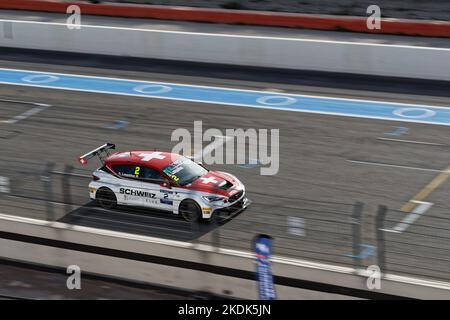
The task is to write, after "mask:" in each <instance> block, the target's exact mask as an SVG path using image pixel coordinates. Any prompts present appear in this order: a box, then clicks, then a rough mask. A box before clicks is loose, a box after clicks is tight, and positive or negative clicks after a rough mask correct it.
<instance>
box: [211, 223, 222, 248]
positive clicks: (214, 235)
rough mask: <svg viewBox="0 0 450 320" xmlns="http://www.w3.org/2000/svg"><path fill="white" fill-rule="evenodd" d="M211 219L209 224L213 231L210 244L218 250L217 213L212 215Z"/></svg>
mask: <svg viewBox="0 0 450 320" xmlns="http://www.w3.org/2000/svg"><path fill="white" fill-rule="evenodd" d="M212 219H213V221H211V224H212V225H213V228H214V229H213V231H212V245H213V247H214V248H215V249H216V250H218V249H219V247H220V225H219V217H218V216H217V215H214V216H213V218H212Z"/></svg>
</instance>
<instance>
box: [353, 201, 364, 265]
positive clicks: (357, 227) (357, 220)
mask: <svg viewBox="0 0 450 320" xmlns="http://www.w3.org/2000/svg"><path fill="white" fill-rule="evenodd" d="M363 207H364V204H363V203H362V202H356V203H355V204H354V206H353V211H352V238H353V263H354V265H355V269H358V268H361V265H362V263H361V262H362V261H361V258H360V253H361V238H362V237H361V216H362V211H363Z"/></svg>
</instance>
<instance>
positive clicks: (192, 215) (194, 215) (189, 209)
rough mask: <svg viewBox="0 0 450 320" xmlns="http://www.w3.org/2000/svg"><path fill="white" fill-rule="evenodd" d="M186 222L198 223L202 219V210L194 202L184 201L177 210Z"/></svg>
mask: <svg viewBox="0 0 450 320" xmlns="http://www.w3.org/2000/svg"><path fill="white" fill-rule="evenodd" d="M178 211H179V212H180V213H181V215H182V216H183V218H184V219H185V220H186V221H188V222H196V221H199V220H200V218H201V217H202V209H201V208H200V206H199V205H198V204H197V202H195V201H194V200H184V201H183V202H181V204H180V208H179V210H178Z"/></svg>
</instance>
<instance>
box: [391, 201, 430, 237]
mask: <svg viewBox="0 0 450 320" xmlns="http://www.w3.org/2000/svg"><path fill="white" fill-rule="evenodd" d="M411 202H414V203H417V204H418V206H417V207H416V208H415V209H414V210H413V211H412V212H411V213H410V214H408V215H407V216H406V217H405V218H403V220H402V221H401V222H400V223H398V224H397V225H396V226H395V227H394V228H392V229H383V231H386V232H394V233H402V232H403V231H405V230H406V229H408V227H409V226H410V225H412V224H413V223H414V222H415V221H416V220H417V219H419V218H420V216H421V215H422V214H424V213H425V212H427V211H428V209H430V208H431V207H432V206H433V204H434V203H431V202H424V201H415V200H413V201H411Z"/></svg>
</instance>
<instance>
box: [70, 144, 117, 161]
mask: <svg viewBox="0 0 450 320" xmlns="http://www.w3.org/2000/svg"><path fill="white" fill-rule="evenodd" d="M110 149H113V150H114V149H116V145H115V144H113V143H105V144H104V145H102V146H100V147H98V148H97V149H94V150H92V151H89V152H88V153H86V154H84V155H82V156H81V157H79V158H78V161H79V162H80V163H81V164H87V163H88V160H89V159H92V158H93V157H95V156H98V158H99V159H100V161H101V162H102V164H103V163H104V160H105V158H106V157H108V156H109V152H108V150H110Z"/></svg>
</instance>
